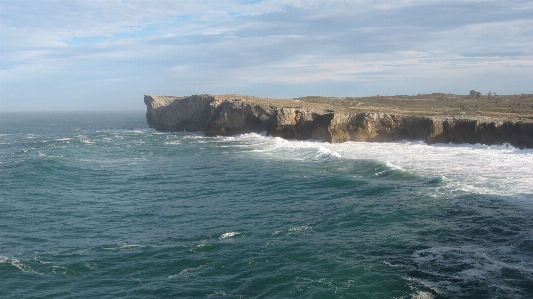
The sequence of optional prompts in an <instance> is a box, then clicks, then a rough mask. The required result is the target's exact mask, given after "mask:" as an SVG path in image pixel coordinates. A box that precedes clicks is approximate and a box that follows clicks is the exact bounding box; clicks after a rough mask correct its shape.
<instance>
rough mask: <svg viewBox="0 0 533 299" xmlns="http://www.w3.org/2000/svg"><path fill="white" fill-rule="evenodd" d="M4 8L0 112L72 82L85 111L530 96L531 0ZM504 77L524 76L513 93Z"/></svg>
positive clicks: (75, 103) (274, 0)
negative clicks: (316, 97) (197, 98)
mask: <svg viewBox="0 0 533 299" xmlns="http://www.w3.org/2000/svg"><path fill="white" fill-rule="evenodd" d="M0 5H1V9H0V14H1V18H0V26H1V28H2V30H1V31H0V38H1V44H0V51H1V55H2V59H1V63H0V69H1V70H0V72H1V73H0V79H1V82H0V84H1V86H0V87H1V90H2V101H5V102H8V103H10V104H9V105H10V106H6V104H3V103H2V106H0V109H17V107H16V105H15V104H11V103H13V101H9V99H12V98H13V97H17V101H19V102H20V101H24V99H25V98H30V97H32V96H34V95H35V92H34V90H39V95H41V101H42V102H43V105H42V106H43V107H50V106H49V105H47V104H45V103H47V102H51V101H57V98H58V97H57V94H65V93H66V92H65V91H66V90H68V91H69V92H71V93H73V94H71V95H72V96H71V97H70V98H71V99H70V100H69V99H64V101H72V104H71V106H72V107H74V108H76V109H88V106H87V104H86V103H87V102H88V101H86V100H84V99H89V98H91V97H92V98H94V97H96V96H101V95H102V93H103V92H104V91H106V92H109V91H110V92H114V93H116V94H119V95H120V94H124V96H126V95H128V96H129V95H132V94H134V93H139V94H142V93H159V92H161V93H165V94H186V93H204V92H209V93H223V92H231V93H252V94H257V95H263V96H271V95H275V96H286V97H291V96H296V95H298V96H300V95H305V94H306V91H309V92H310V93H314V94H316V92H322V93H323V94H324V95H339V94H344V95H352V96H359V95H368V94H387V93H389V94H396V93H410V94H417V93H419V92H424V91H427V92H434V91H443V92H455V93H458V92H462V91H463V90H470V89H472V88H475V89H476V90H477V89H480V90H481V88H485V86H488V85H493V86H494V88H491V89H493V90H495V89H498V90H500V91H501V92H500V93H505V92H508V93H511V92H531V91H529V90H527V89H528V88H529V85H530V83H529V82H531V81H532V80H533V78H532V76H533V75H532V74H533V72H531V70H529V73H528V72H527V71H523V70H522V69H526V70H527V69H528V68H530V67H531V65H532V63H531V62H532V61H533V42H532V41H531V36H533V6H532V5H531V3H530V1H516V0H511V1H415V0H410V1H407V0H403V1H402V0H399V1H366V0H363V1H348V0H338V1H327V2H324V1H318V0H307V1H293V0H290V1H289V0H264V1H246V0H241V1H239V0H229V1H170V0H169V1H118V0H116V1H36V2H35V1H34V2H28V1H5V0H1V1H0ZM439 74H440V75H439ZM465 74H468V76H476V78H475V79H474V78H469V77H468V76H467V75H465ZM504 74H505V75H511V76H512V74H519V75H520V76H521V77H520V78H516V80H515V82H514V83H513V84H512V87H509V86H511V85H509V84H507V83H508V81H509V80H508V79H505V80H503V79H502V78H501V77H502V76H503V75H504ZM456 78H459V79H456ZM53 82H59V84H53ZM420 82H424V84H423V85H421V84H420ZM476 84H477V85H476ZM506 84H507V85H506ZM474 85H475V86H474ZM479 85H483V86H479ZM46 86H48V89H47V88H44V87H46ZM56 86H57V87H56ZM72 86H75V87H76V88H71V87H72ZM315 86H319V87H316V88H315ZM58 88H62V90H58ZM32 89H33V91H32ZM422 89H423V90H422ZM429 89H434V90H429ZM96 90H98V92H97V91H96ZM4 99H5V100H4ZM135 100H137V99H135ZM132 101H133V99H132ZM96 102H97V103H98V102H99V101H96ZM34 103H35V102H34ZM36 104H37V106H38V104H39V103H36ZM59 106H61V105H59ZM93 106H94V107H97V106H98V105H97V104H94V105H93ZM93 106H91V107H93ZM116 108H117V109H120V108H121V107H119V106H117V107H116ZM141 108H142V107H141Z"/></svg>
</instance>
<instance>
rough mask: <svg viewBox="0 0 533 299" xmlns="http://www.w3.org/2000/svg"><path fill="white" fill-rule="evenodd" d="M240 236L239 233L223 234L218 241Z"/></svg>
mask: <svg viewBox="0 0 533 299" xmlns="http://www.w3.org/2000/svg"><path fill="white" fill-rule="evenodd" d="M240 234H241V233H238V232H229V233H224V234H222V235H220V237H219V239H220V240H223V239H226V238H231V237H233V236H236V235H240Z"/></svg>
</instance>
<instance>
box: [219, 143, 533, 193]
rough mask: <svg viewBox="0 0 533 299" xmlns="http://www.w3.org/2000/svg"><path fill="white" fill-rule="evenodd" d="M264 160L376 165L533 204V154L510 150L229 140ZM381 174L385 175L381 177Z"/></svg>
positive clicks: (473, 146)
mask: <svg viewBox="0 0 533 299" xmlns="http://www.w3.org/2000/svg"><path fill="white" fill-rule="evenodd" d="M223 138H226V139H222V140H226V141H236V142H238V143H239V145H240V146H243V147H245V148H248V149H249V151H250V152H251V153H253V154H254V155H258V156H259V157H261V158H266V159H275V160H295V161H318V162H328V161H331V160H334V161H336V160H338V159H341V158H342V159H363V160H376V161H382V162H385V163H387V164H386V166H387V167H388V169H393V170H401V171H407V172H410V173H413V174H415V175H420V176H424V177H428V178H435V177H445V178H446V179H447V182H448V183H451V184H449V185H451V186H452V187H453V188H455V190H462V191H465V192H477V193H484V194H496V195H515V196H518V197H520V196H522V197H524V199H525V200H529V201H531V200H533V199H532V198H531V196H528V194H529V195H530V194H532V193H533V150H531V149H528V150H520V149H517V148H514V147H512V146H509V145H501V146H487V145H480V144H476V145H471V144H460V145H456V144H435V145H428V144H425V143H423V142H390V143H378V142H344V143H335V144H329V143H323V142H315V141H299V140H286V139H282V138H278V137H268V136H264V135H260V134H244V135H239V136H234V137H223ZM378 175H379V174H378Z"/></svg>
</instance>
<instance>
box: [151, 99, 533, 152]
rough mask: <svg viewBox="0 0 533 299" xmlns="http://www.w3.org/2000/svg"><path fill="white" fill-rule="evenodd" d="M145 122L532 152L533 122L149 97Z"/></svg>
mask: <svg viewBox="0 0 533 299" xmlns="http://www.w3.org/2000/svg"><path fill="white" fill-rule="evenodd" d="M144 102H145V104H146V106H147V112H146V120H147V122H148V125H149V126H150V127H151V128H154V129H156V130H160V131H203V132H205V133H206V134H207V135H234V134H241V133H252V132H256V133H259V132H266V133H267V134H268V135H271V136H276V137H283V138H288V139H303V140H305V139H314V140H323V141H327V142H344V141H378V142H387V141H399V140H422V141H425V142H426V143H430V144H431V143H449V142H452V143H472V144H475V143H481V144H487V145H492V144H503V143H509V144H511V145H513V146H515V147H518V148H533V123H526V122H512V121H495V120H491V119H465V118H446V117H431V116H407V115H396V114H390V113H377V112H363V113H346V112H335V111H333V110H321V109H315V108H312V107H311V108H310V107H302V106H296V104H298V102H297V101H294V106H293V105H292V104H293V103H291V104H290V105H287V104H285V105H280V104H279V103H269V102H265V101H254V100H250V99H246V100H245V99H231V98H220V97H215V96H211V95H193V96H188V97H166V96H153V95H145V97H144Z"/></svg>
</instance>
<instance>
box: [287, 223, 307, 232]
mask: <svg viewBox="0 0 533 299" xmlns="http://www.w3.org/2000/svg"><path fill="white" fill-rule="evenodd" d="M308 228H309V225H307V224H306V225H300V226H295V227H291V228H289V232H294V231H302V230H306V229H308Z"/></svg>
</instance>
